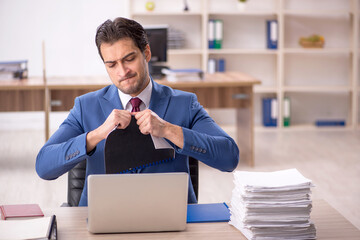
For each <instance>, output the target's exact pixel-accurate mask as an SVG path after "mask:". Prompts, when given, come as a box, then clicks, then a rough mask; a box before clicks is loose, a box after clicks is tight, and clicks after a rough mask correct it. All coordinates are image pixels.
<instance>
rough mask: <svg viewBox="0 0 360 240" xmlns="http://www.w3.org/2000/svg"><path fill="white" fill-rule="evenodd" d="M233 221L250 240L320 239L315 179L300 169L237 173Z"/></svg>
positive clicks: (232, 205) (232, 202)
mask: <svg viewBox="0 0 360 240" xmlns="http://www.w3.org/2000/svg"><path fill="white" fill-rule="evenodd" d="M234 183H235V188H234V190H233V193H232V199H231V207H230V213H231V217H230V222H229V224H231V225H233V226H235V227H236V228H237V229H239V230H240V231H241V232H242V233H243V234H244V235H245V237H247V238H248V239H254V240H255V239H256V240H262V239H264V240H265V239H266V240H272V239H274V240H275V239H277V240H280V239H316V229H315V226H314V224H313V223H312V222H311V220H310V212H311V209H312V200H311V198H310V195H311V187H313V184H312V182H311V180H309V179H307V178H305V177H304V176H303V175H302V174H301V173H300V172H299V171H297V170H296V169H289V170H283V171H277V172H245V171H236V172H235V173H234Z"/></svg>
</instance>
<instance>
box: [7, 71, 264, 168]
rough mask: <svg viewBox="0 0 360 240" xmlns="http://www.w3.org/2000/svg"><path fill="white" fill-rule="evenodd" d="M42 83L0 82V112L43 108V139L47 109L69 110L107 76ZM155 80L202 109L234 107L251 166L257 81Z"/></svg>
mask: <svg viewBox="0 0 360 240" xmlns="http://www.w3.org/2000/svg"><path fill="white" fill-rule="evenodd" d="M46 82H47V84H45V83H44V82H42V83H41V81H40V82H39V80H38V79H29V80H23V81H11V82H0V103H1V105H0V111H45V136H46V139H48V138H49V136H50V130H49V115H50V112H51V111H69V110H70V109H71V108H72V107H73V105H74V99H75V97H77V96H79V95H82V94H85V93H87V92H90V91H95V90H98V89H100V88H103V87H105V86H107V85H109V84H111V81H110V80H109V78H107V77H82V78H80V77H75V78H70V77H66V78H63V77H61V78H48V79H47V81H46ZM157 82H158V83H160V84H163V85H167V86H170V87H172V88H174V89H180V90H184V91H189V92H193V93H195V94H196V95H197V97H198V100H199V102H200V103H201V104H202V105H203V106H204V107H205V108H235V109H236V127H237V137H236V140H237V144H238V146H239V149H240V161H244V162H247V163H248V164H249V165H250V166H253V165H254V126H253V125H254V120H253V115H254V113H253V85H254V84H259V83H260V81H259V80H256V79H254V78H253V77H251V76H248V75H246V74H243V73H237V72H228V73H215V74H205V78H204V80H203V81H193V82H185V81H183V82H168V81H165V80H157ZM5 90H10V91H9V92H8V91H5ZM19 91H20V93H17V92H19ZM14 92H15V94H14Z"/></svg>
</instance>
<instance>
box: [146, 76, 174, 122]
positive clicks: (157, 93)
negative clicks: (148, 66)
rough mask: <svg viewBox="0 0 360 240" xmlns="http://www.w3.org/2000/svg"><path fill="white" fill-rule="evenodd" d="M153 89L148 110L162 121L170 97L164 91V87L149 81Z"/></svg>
mask: <svg viewBox="0 0 360 240" xmlns="http://www.w3.org/2000/svg"><path fill="white" fill-rule="evenodd" d="M151 81H152V83H153V89H152V93H151V99H150V105H149V108H150V109H151V110H152V111H153V112H155V113H156V114H157V115H158V116H159V117H160V118H162V119H164V116H165V113H166V109H167V107H168V105H169V101H170V96H168V95H167V93H166V92H165V91H164V89H163V88H164V87H163V86H162V85H160V84H158V83H156V82H155V81H153V80H152V79H151Z"/></svg>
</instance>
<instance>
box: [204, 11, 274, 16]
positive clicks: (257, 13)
mask: <svg viewBox="0 0 360 240" xmlns="http://www.w3.org/2000/svg"><path fill="white" fill-rule="evenodd" d="M209 15H222V16H265V17H266V16H272V17H274V16H277V15H278V13H277V12H274V11H244V12H240V11H233V12H216V11H211V12H209Z"/></svg>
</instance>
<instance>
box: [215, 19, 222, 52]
mask: <svg viewBox="0 0 360 240" xmlns="http://www.w3.org/2000/svg"><path fill="white" fill-rule="evenodd" d="M222 42H223V21H222V20H220V19H216V20H215V49H221V48H222Z"/></svg>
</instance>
